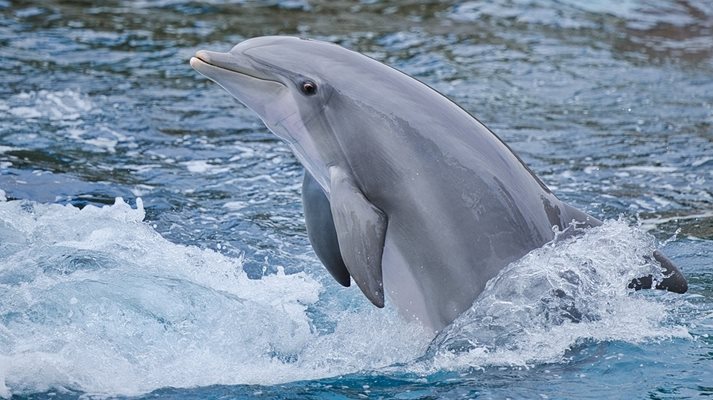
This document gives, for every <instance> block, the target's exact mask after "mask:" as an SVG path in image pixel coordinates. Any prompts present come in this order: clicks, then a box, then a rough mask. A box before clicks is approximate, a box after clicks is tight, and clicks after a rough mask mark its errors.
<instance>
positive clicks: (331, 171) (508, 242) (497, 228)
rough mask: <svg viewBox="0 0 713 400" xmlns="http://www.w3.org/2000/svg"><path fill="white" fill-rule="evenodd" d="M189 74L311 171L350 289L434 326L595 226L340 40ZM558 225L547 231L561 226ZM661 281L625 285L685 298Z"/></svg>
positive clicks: (481, 136)
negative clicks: (529, 260) (561, 237)
mask: <svg viewBox="0 0 713 400" xmlns="http://www.w3.org/2000/svg"><path fill="white" fill-rule="evenodd" d="M190 64H191V66H192V67H193V68H194V69H196V70H197V71H198V72H200V73H201V74H203V75H205V76H206V77H207V78H209V79H211V80H213V81H215V82H216V83H218V84H219V85H220V86H222V87H223V88H224V89H225V90H227V91H228V92H229V93H230V94H231V95H232V96H234V97H235V98H236V99H238V100H239V101H240V102H242V103H243V104H245V105H246V106H247V107H248V108H250V109H251V110H253V111H254V112H255V113H257V114H258V115H259V116H260V118H261V119H262V121H263V122H264V124H265V125H266V126H267V128H268V129H269V130H270V131H272V132H273V133H274V134H275V135H277V136H278V137H280V138H281V139H283V140H284V141H285V142H287V144H288V145H289V147H290V149H291V150H292V152H293V153H294V155H295V156H296V157H297V159H298V160H299V161H300V163H301V164H302V165H303V166H304V168H305V174H304V181H303V205H304V214H305V221H306V225H307V233H308V237H309V239H310V242H311V244H312V246H313V248H314V250H315V253H316V254H317V256H318V257H319V259H320V260H321V262H322V263H323V264H324V265H325V267H326V268H327V270H328V271H329V272H330V273H331V275H332V276H333V277H334V278H335V279H336V280H337V281H338V282H339V283H340V284H342V285H344V286H349V285H350V282H351V280H352V279H353V280H354V282H356V284H357V286H358V287H359V288H360V289H361V291H362V292H363V293H364V295H366V297H367V298H368V299H369V300H370V301H371V302H372V303H373V304H374V305H376V306H377V307H383V306H384V302H385V295H386V296H387V297H388V298H389V299H390V301H391V302H393V303H394V304H395V305H396V307H397V309H398V310H399V312H400V313H401V314H402V315H405V316H406V317H408V318H409V319H415V320H418V321H420V322H421V323H422V324H423V325H424V326H426V327H427V328H430V329H431V330H433V331H435V332H437V331H439V330H441V329H443V328H444V327H445V326H447V325H448V324H449V323H450V322H452V321H453V320H454V319H455V318H456V317H457V316H458V315H460V314H461V313H462V312H463V311H465V310H467V309H468V308H469V307H470V306H471V305H472V304H473V301H474V300H475V298H476V297H477V296H478V294H479V293H480V292H481V291H482V290H483V289H484V287H485V284H486V282H487V281H488V280H489V279H491V278H493V277H494V276H496V275H497V274H498V272H499V271H500V270H501V269H502V268H503V267H505V266H507V265H508V264H509V263H511V262H513V261H515V260H518V259H519V258H521V257H523V256H524V255H525V254H527V253H528V252H530V251H531V250H533V249H536V248H538V247H541V246H542V245H544V244H546V243H548V242H550V241H552V240H553V239H554V238H555V232H556V230H560V231H564V232H565V233H566V232H576V231H578V230H579V229H580V228H587V227H593V226H597V225H600V224H601V222H600V221H599V220H597V219H596V218H594V217H592V216H590V215H587V214H586V213H584V212H582V211H580V210H577V209H576V208H574V207H571V206H569V205H567V204H565V203H563V202H562V201H560V200H559V199H558V198H557V197H556V196H555V195H554V194H553V193H552V192H551V191H550V190H549V189H548V188H547V186H546V185H545V184H544V183H543V182H542V181H541V180H540V179H539V178H538V177H537V176H536V175H535V174H534V173H533V172H532V170H530V168H529V167H528V166H527V165H525V163H524V162H523V161H522V159H521V158H520V157H518V156H517V155H516V154H515V152H513V151H512V149H510V148H509V147H508V145H507V144H505V142H503V141H502V140H501V139H500V138H499V137H498V136H496V135H495V134H494V133H493V132H491V131H490V130H489V129H488V128H487V127H486V126H485V125H483V124H482V123H481V122H480V121H478V120H477V119H476V118H475V117H473V116H472V115H470V114H469V113H468V112H467V111H465V110H464V109H463V108H461V107H459V106H458V105H456V104H455V103H454V102H452V101H450V100H449V99H448V98H446V97H445V96H443V95H442V94H440V93H439V92H437V91H436V90H434V89H432V88H431V87H429V86H428V85H426V84H424V83H422V82H420V81H418V80H416V79H414V78H412V77H410V76H408V75H406V74H404V73H402V72H400V71H398V70H396V69H394V68H392V67H389V66H387V65H385V64H382V63H380V62H378V61H376V60H374V59H372V58H370V57H367V56H365V55H362V54H360V53H357V52H354V51H351V50H348V49H345V48H343V47H341V46H339V45H336V44H332V43H328V42H322V41H317V40H307V39H301V38H295V37H287V36H266V37H258V38H253V39H249V40H246V41H244V42H241V43H239V44H238V45H236V46H235V47H233V48H232V49H231V50H230V51H229V52H227V53H220V52H212V51H204V50H201V51H198V52H197V53H196V55H195V57H193V58H191V61H190ZM555 227H556V229H553V228H555ZM653 259H655V260H656V261H658V263H659V264H660V265H661V268H662V270H663V273H664V274H665V279H663V280H661V281H659V282H656V281H655V280H653V279H652V277H650V276H649V277H643V278H640V279H635V280H633V281H632V282H630V283H629V287H630V288H634V289H640V288H650V287H652V286H656V287H657V288H659V289H666V290H670V291H675V292H685V291H686V290H687V282H686V280H685V278H684V277H683V275H682V274H681V272H680V271H679V270H678V268H676V266H675V265H674V264H673V263H672V262H671V261H670V260H669V259H668V258H666V257H665V256H664V255H663V254H661V253H660V252H659V251H656V252H654V254H653Z"/></svg>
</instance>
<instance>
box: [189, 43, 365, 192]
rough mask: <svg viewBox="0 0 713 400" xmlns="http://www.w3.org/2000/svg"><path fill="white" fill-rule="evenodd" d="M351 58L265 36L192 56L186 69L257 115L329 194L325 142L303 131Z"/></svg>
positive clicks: (329, 47) (333, 49)
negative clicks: (222, 51)
mask: <svg viewBox="0 0 713 400" xmlns="http://www.w3.org/2000/svg"><path fill="white" fill-rule="evenodd" d="M357 55H358V54H357V53H354V52H352V51H349V50H347V49H344V48H342V47H340V46H338V45H334V44H331V43H326V42H321V41H314V40H305V39H299V38H295V37H286V36H266V37H258V38H254V39H249V40H246V41H244V42H242V43H240V44H238V45H237V46H235V47H233V48H232V49H231V50H230V51H229V52H227V53H219V52H212V51H205V50H201V51H198V52H197V53H196V55H195V57H193V58H191V66H192V67H193V68H194V69H196V70H197V71H198V72H200V73H201V74H203V75H205V76H206V77H208V78H209V79H211V80H213V81H215V82H216V83H218V84H219V85H220V86H222V87H223V88H224V89H225V90H227V91H228V92H229V93H230V94H231V95H233V97H235V98H236V99H238V100H239V101H240V102H242V103H243V104H245V105H246V106H247V107H248V108H250V109H251V110H253V111H254V112H255V113H257V114H258V115H259V116H260V118H261V119H262V121H263V122H264V123H265V125H266V126H267V127H268V128H269V129H270V130H271V131H272V132H273V133H275V134H276V135H277V136H278V137H280V138H281V139H283V140H285V141H286V142H287V143H288V144H289V145H290V146H291V148H292V150H293V151H294V153H295V155H296V156H297V157H298V158H299V160H300V162H302V164H303V165H304V166H305V167H306V168H307V169H308V170H309V171H310V172H311V173H312V175H313V176H314V177H315V178H316V179H317V180H318V181H319V183H320V185H321V186H322V187H323V188H324V189H325V191H327V192H329V188H328V187H327V185H326V182H325V179H326V177H327V173H326V171H327V169H328V167H329V164H330V159H329V158H330V157H329V154H325V151H324V148H325V146H324V145H323V142H324V141H325V140H326V138H324V137H323V136H322V135H320V134H315V132H314V127H311V128H308V126H309V123H310V121H311V120H313V119H314V118H315V117H316V116H318V115H320V114H322V113H323V112H324V110H325V107H326V105H327V104H328V103H329V101H330V98H331V97H332V96H333V94H334V93H335V89H334V87H333V86H332V85H331V84H330V83H331V82H330V81H331V77H334V76H335V74H338V72H337V71H338V70H339V66H340V65H342V66H343V65H344V63H345V58H346V59H349V58H351V57H356V56H357ZM359 57H363V56H359ZM359 57H357V58H356V59H357V60H358V59H359ZM363 58H366V57H363ZM352 61H354V60H352ZM315 136H322V137H319V138H316V137H315ZM315 139H317V140H315ZM318 142H319V143H318ZM320 147H321V148H320ZM326 153H329V152H328V151H327V152H326Z"/></svg>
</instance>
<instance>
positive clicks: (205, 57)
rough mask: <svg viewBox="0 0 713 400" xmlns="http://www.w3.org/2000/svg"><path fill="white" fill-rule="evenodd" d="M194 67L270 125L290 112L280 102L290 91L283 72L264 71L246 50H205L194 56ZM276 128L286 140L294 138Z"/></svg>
mask: <svg viewBox="0 0 713 400" xmlns="http://www.w3.org/2000/svg"><path fill="white" fill-rule="evenodd" d="M191 67H193V68H194V69H195V70H196V71H198V72H200V73H201V74H202V75H204V76H205V77H206V78H208V79H210V80H212V81H214V82H215V83H217V84H218V85H220V86H222V87H223V88H224V89H225V90H227V91H228V93H230V94H231V95H232V96H233V97H235V98H236V99H238V100H239V101H240V102H241V103H243V104H245V105H246V106H247V107H248V108H250V109H251V110H253V111H255V112H256V113H257V114H258V115H259V116H260V118H261V119H262V120H263V121H264V122H265V124H266V125H268V126H272V125H274V123H275V121H281V120H282V119H284V118H285V117H286V116H287V115H289V113H290V112H289V110H287V111H285V109H284V108H283V107H279V105H278V103H279V100H280V99H281V98H282V97H283V95H284V94H285V93H288V92H287V91H286V90H285V89H286V85H285V84H284V83H282V82H281V81H280V78H279V76H278V75H277V74H272V73H270V71H267V72H263V71H262V70H261V69H263V68H262V66H261V65H259V64H256V63H255V62H254V61H253V60H252V59H250V57H248V56H246V55H245V54H243V53H240V52H237V53H236V52H230V53H219V52H214V51H206V50H201V51H199V52H197V53H196V55H195V57H192V58H191ZM273 132H275V134H276V135H278V136H279V137H281V138H283V139H285V140H289V139H290V138H289V136H287V135H286V134H280V133H279V132H276V131H273Z"/></svg>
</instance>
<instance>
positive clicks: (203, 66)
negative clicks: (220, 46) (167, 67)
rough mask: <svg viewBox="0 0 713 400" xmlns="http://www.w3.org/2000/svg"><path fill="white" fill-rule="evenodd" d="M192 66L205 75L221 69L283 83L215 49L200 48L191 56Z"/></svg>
mask: <svg viewBox="0 0 713 400" xmlns="http://www.w3.org/2000/svg"><path fill="white" fill-rule="evenodd" d="M190 63H191V67H193V69H195V70H196V71H198V72H200V73H201V74H203V75H206V76H208V77H210V70H211V69H220V70H224V71H230V72H234V73H237V74H240V75H244V76H248V77H250V78H254V79H258V80H261V81H267V82H276V83H279V84H283V83H282V82H280V81H279V80H277V79H275V78H273V77H270V76H267V75H266V74H263V73H261V72H260V71H258V70H256V69H255V68H252V67H251V66H249V65H247V63H246V62H245V61H243V60H241V59H239V58H237V57H235V56H234V55H232V54H230V53H218V52H214V51H207V50H199V51H198V52H196V55H195V56H194V57H191V61H190Z"/></svg>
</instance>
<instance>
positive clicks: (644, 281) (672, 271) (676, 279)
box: [629, 250, 688, 293]
mask: <svg viewBox="0 0 713 400" xmlns="http://www.w3.org/2000/svg"><path fill="white" fill-rule="evenodd" d="M654 259H655V260H656V261H658V262H659V264H661V269H663V275H664V279H663V280H662V281H661V282H658V283H657V284H656V289H659V290H667V291H669V292H674V293H686V292H687V291H688V282H687V281H686V278H685V277H684V276H683V273H681V270H679V269H678V267H676V265H674V263H673V262H672V261H671V260H669V259H668V257H666V256H665V255H664V254H663V253H661V252H660V251H658V250H656V251H654ZM652 287H653V277H652V276H651V275H648V276H644V277H641V278H637V279H634V280H632V281H631V282H630V283H629V289H634V290H641V289H651V288H652Z"/></svg>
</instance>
